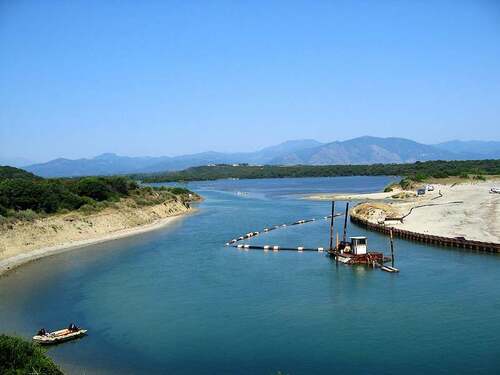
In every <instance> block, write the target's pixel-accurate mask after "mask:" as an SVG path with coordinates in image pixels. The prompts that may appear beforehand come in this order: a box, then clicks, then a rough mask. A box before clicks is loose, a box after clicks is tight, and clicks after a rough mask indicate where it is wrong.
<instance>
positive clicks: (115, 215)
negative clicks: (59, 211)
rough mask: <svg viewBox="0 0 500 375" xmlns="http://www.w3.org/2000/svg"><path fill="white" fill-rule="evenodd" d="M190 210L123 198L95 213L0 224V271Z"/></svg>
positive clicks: (172, 203) (146, 227) (168, 220)
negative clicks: (146, 203) (143, 204)
mask: <svg viewBox="0 0 500 375" xmlns="http://www.w3.org/2000/svg"><path fill="white" fill-rule="evenodd" d="M190 211H191V209H188V208H187V207H186V206H184V205H183V204H182V203H180V202H176V201H170V202H165V203H162V204H157V205H153V206H146V207H137V206H135V205H134V204H133V203H132V202H130V201H128V202H127V201H125V202H122V203H120V204H119V205H118V206H117V207H114V208H106V209H105V210H103V211H101V212H99V213H95V214H90V215H83V214H81V213H70V214H64V215H55V216H50V217H47V218H43V219H37V220H34V221H33V222H18V223H16V224H14V225H11V226H3V227H2V228H0V274H2V273H4V272H6V271H8V270H10V269H13V268H15V267H17V266H19V265H21V264H23V263H26V262H29V261H32V260H35V259H39V258H42V257H45V256H49V255H53V254H57V253H60V252H63V251H68V250H72V249H76V248H80V247H83V246H87V245H91V244H96V243H100V242H104V241H110V240H115V239H118V238H123V237H127V236H131V235H134V234H139V233H144V232H147V231H151V230H154V229H157V228H160V227H162V226H165V225H167V224H169V223H171V222H172V221H173V220H176V219H178V218H180V217H181V215H183V214H187V213H188V212H190Z"/></svg>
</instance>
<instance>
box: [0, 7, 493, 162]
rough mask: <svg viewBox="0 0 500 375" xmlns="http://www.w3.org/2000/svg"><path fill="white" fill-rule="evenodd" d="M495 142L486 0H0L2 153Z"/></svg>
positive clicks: (35, 155) (35, 156)
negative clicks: (366, 141)
mask: <svg viewBox="0 0 500 375" xmlns="http://www.w3.org/2000/svg"><path fill="white" fill-rule="evenodd" d="M361 135H373V136H400V137H406V138H411V139H414V140H417V141H420V142H424V143H434V142H439V141H445V140H450V139H457V138H458V139H482V140H500V2H498V1H481V0H478V1H461V0H453V1H403V0H401V1H383V0H380V1H375V0H374V1H333V0H331V1H186V0H184V1H152V0H150V1H111V0H109V1H107V0H100V1H91V0H90V1H78V0H74V1H57V0H54V1H6V0H4V1H0V158H4V159H5V158H12V157H24V158H27V159H30V160H34V161H45V160H48V159H51V158H55V157H60V156H64V157H69V158H77V157H88V156H93V155H96V154H99V153H102V152H116V153H119V154H125V155H177V154H183V153H192V152H198V151H206V150H216V151H238V150H239V151H244V150H255V149H258V148H261V147H263V146H268V145H272V144H275V143H279V142H281V141H284V140H289V139H300V138H314V139H317V140H319V141H333V140H343V139H348V138H352V137H356V136H361Z"/></svg>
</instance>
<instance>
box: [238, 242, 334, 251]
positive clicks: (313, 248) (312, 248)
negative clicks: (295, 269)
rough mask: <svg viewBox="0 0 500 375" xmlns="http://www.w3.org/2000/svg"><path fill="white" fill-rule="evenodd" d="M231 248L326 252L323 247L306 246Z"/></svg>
mask: <svg viewBox="0 0 500 375" xmlns="http://www.w3.org/2000/svg"><path fill="white" fill-rule="evenodd" d="M231 247H235V248H237V249H242V250H264V251H275V252H276V251H281V250H283V251H298V252H299V253H301V252H303V251H314V252H319V253H322V252H324V251H325V249H324V248H323V247H304V246H297V247H285V246H279V245H264V246H261V245H248V244H245V245H243V244H238V245H231Z"/></svg>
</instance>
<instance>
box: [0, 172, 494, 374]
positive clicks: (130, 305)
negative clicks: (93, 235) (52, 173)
mask: <svg viewBox="0 0 500 375" xmlns="http://www.w3.org/2000/svg"><path fill="white" fill-rule="evenodd" d="M390 180H391V178H388V177H348V178H321V179H279V180H240V181H215V182H203V183H192V184H190V185H189V187H190V188H191V189H194V190H196V191H197V192H199V193H200V194H202V195H203V196H204V197H205V201H204V202H203V203H202V204H200V205H199V211H198V213H196V214H194V215H190V216H188V217H185V218H183V219H182V220H179V221H177V222H176V223H175V224H174V225H172V226H170V227H167V228H163V229H160V230H157V231H154V232H150V233H146V234H141V235H138V236H134V237H131V238H127V239H122V240H117V241H113V242H109V243H106V244H100V245H96V246H92V247H88V248H86V249H82V250H79V251H73V252H68V253H65V254H60V255H57V256H53V257H49V258H46V259H43V260H40V261H38V262H34V263H32V264H28V265H26V266H24V267H21V268H19V269H17V270H16V271H14V272H12V273H10V274H9V275H7V276H6V277H2V278H0V331H1V332H7V333H16V334H20V335H22V336H25V337H30V336H31V335H32V334H33V332H35V331H36V330H37V329H38V328H40V327H42V326H44V327H46V328H49V329H55V328H58V327H60V326H61V325H66V324H68V323H69V322H71V321H74V322H76V323H78V324H80V325H82V326H85V327H86V328H88V329H89V335H88V336H87V337H85V338H84V339H81V340H79V341H76V342H70V343H67V344H64V345H61V346H58V347H55V348H53V349H51V350H50V351H49V354H50V355H51V356H52V357H53V358H54V359H55V360H56V361H57V362H58V363H60V364H62V366H63V368H64V369H65V370H66V371H67V372H69V373H74V374H83V373H85V374H94V373H98V374H100V373H102V374H107V373H120V374H145V373H151V374H154V373H166V374H194V373H196V374H275V373H276V372H278V371H281V372H283V373H285V374H330V373H359V374H382V373H383V374H396V373H398V374H399V373H410V374H421V373H424V372H425V373H432V374H437V373H456V374H458V373H463V374H465V373H485V374H486V373H500V319H499V318H500V272H499V269H500V257H499V256H494V255H485V254H476V253H470V252H463V251H458V250H450V249H442V248H436V247H429V246H424V245H420V244H416V243H412V242H407V241H403V240H396V252H397V259H396V263H397V266H398V267H399V268H400V269H401V273H400V274H396V275H392V274H387V273H384V272H381V271H379V270H371V269H367V268H364V267H361V266H358V267H350V266H344V265H340V266H338V267H337V266H336V265H335V263H334V262H332V261H331V260H330V259H329V258H327V257H325V256H324V255H322V254H318V253H295V252H279V253H273V252H269V253H264V252H261V251H256V250H254V251H247V252H245V251H238V250H236V249H234V248H227V247H224V246H223V245H224V243H225V242H226V241H227V240H229V239H231V238H233V237H235V236H236V235H239V234H243V233H246V232H248V231H250V230H259V229H262V228H264V227H265V226H268V225H273V224H278V223H282V222H289V221H293V220H297V219H303V218H309V217H317V216H324V215H326V214H328V212H329V209H330V206H329V203H328V202H311V201H306V200H302V199H299V198H300V196H298V195H297V194H301V193H311V192H322V191H338V192H346V191H377V190H380V189H381V188H382V187H383V186H384V185H386V184H387V183H388V182H389V181H390ZM236 191H245V192H248V195H245V196H238V195H236V194H235V192H236ZM343 207H344V203H339V205H338V209H339V210H342V209H343ZM341 221H342V220H337V228H338V229H339V230H340V229H341ZM349 234H352V235H367V236H368V238H369V247H370V248H371V249H381V250H384V251H387V248H388V246H387V245H388V243H387V238H385V237H383V236H381V235H379V234H376V233H373V232H366V231H365V230H363V229H361V228H358V227H352V226H350V227H349ZM252 243H260V244H264V243H272V244H280V245H290V246H298V245H306V246H325V247H326V245H327V243H328V223H327V222H325V221H320V222H315V223H312V224H306V225H302V226H296V227H293V228H286V229H282V230H278V231H274V232H272V233H269V234H266V235H263V236H261V237H257V238H255V239H253V240H252Z"/></svg>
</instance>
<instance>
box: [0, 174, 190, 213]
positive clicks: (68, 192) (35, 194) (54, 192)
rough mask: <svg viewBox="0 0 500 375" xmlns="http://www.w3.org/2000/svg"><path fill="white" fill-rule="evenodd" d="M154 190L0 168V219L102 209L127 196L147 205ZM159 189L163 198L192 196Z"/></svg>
mask: <svg viewBox="0 0 500 375" xmlns="http://www.w3.org/2000/svg"><path fill="white" fill-rule="evenodd" d="M151 189H152V188H150V187H140V186H139V185H138V184H137V183H136V182H135V181H134V180H132V179H130V178H128V177H124V176H118V177H82V178H72V179H44V178H40V177H36V176H34V175H33V174H31V173H28V172H26V171H23V170H21V169H17V168H12V167H0V216H3V217H18V218H29V217H31V216H33V214H51V213H56V212H60V211H62V210H68V211H72V210H78V209H82V210H92V209H99V208H103V207H104V206H106V203H112V202H117V201H119V200H120V199H121V198H124V197H131V198H133V199H135V201H136V202H137V203H138V204H148V203H149V201H148V198H149V195H148V193H149V192H150V191H151ZM156 190H157V191H158V192H161V197H160V198H162V199H169V198H171V199H175V198H181V199H184V198H185V197H186V196H187V195H188V194H190V193H191V192H189V191H188V190H186V189H180V188H163V189H156ZM155 199H156V200H155V202H156V201H157V200H158V194H156V198H155Z"/></svg>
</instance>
